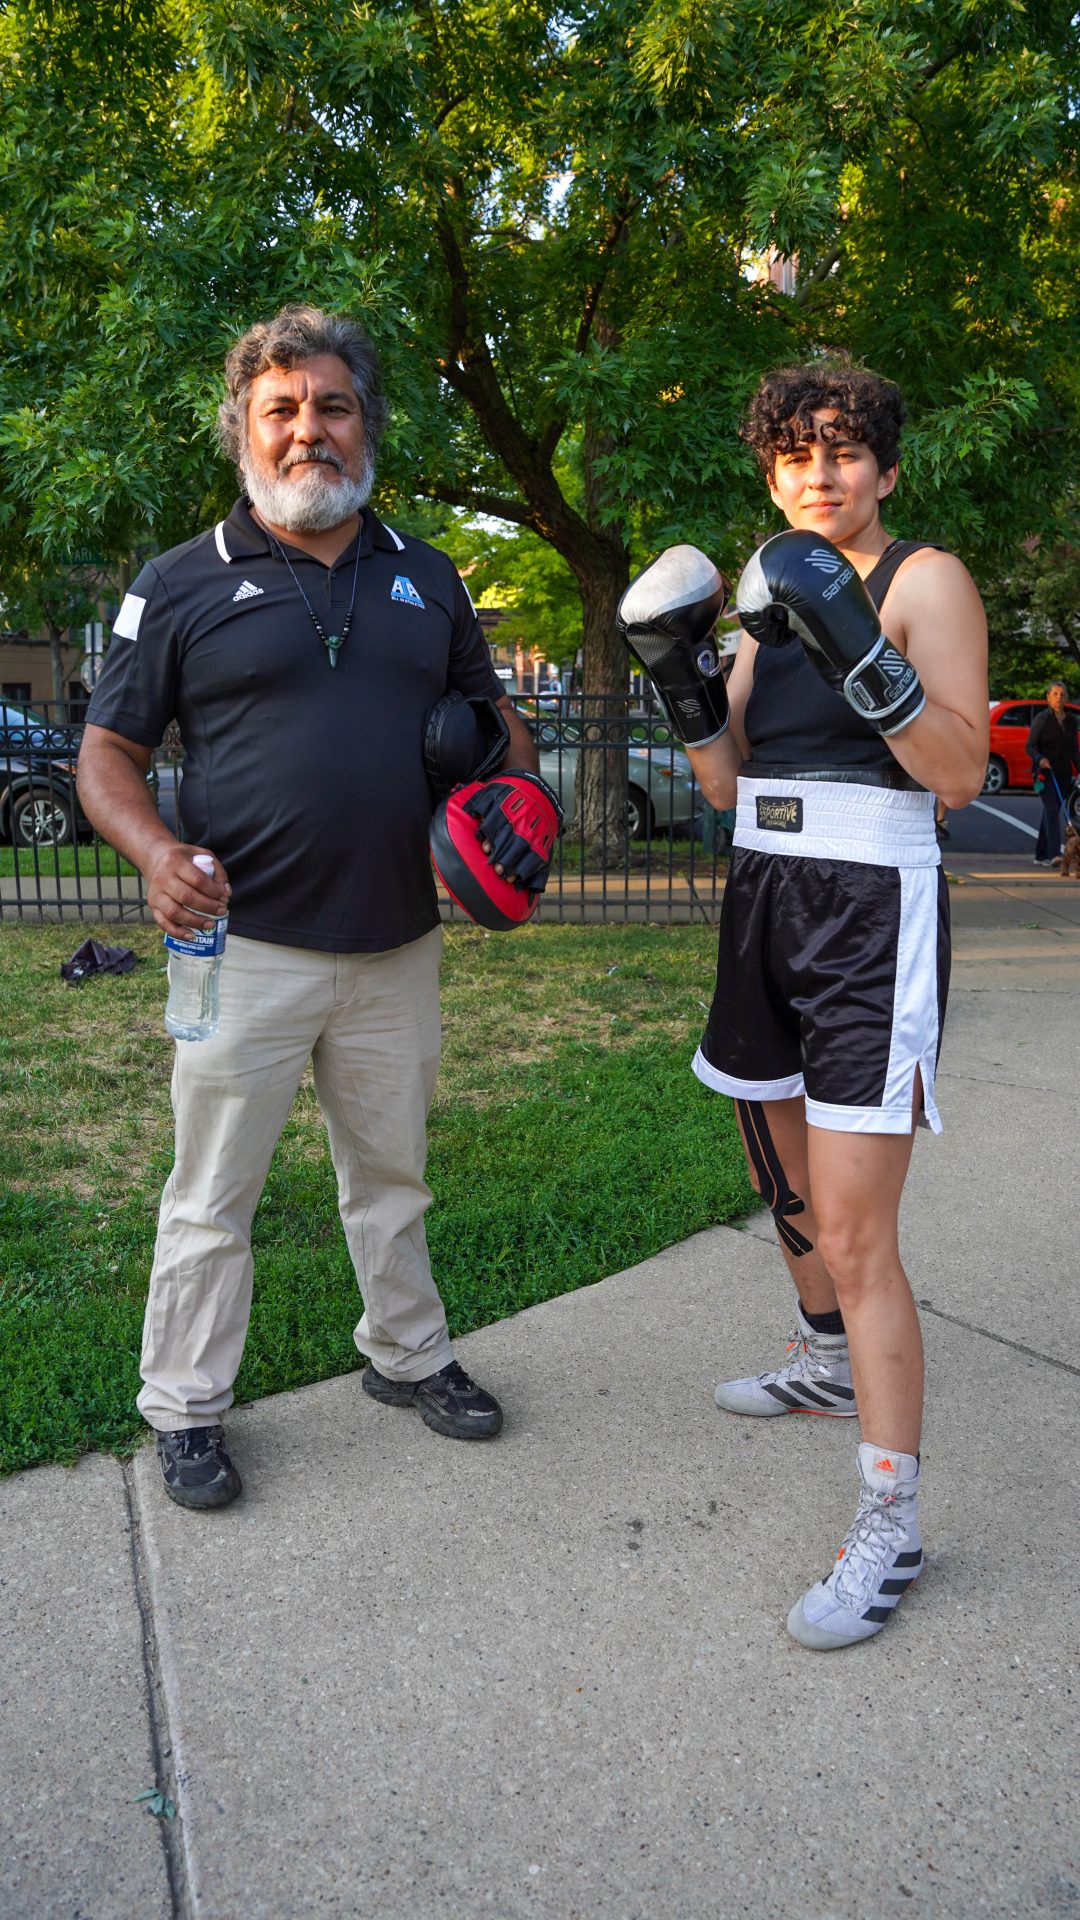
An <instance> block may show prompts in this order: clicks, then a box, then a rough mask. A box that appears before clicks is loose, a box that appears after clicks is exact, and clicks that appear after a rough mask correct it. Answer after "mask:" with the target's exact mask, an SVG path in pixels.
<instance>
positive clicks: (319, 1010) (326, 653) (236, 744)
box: [79, 307, 536, 1508]
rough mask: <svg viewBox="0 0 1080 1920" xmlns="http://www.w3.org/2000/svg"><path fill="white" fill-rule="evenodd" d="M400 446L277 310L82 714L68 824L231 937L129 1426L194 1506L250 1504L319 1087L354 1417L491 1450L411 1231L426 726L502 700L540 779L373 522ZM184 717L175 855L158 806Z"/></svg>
mask: <svg viewBox="0 0 1080 1920" xmlns="http://www.w3.org/2000/svg"><path fill="white" fill-rule="evenodd" d="M386 420H387V405H386V401H385V398H384V395H383V391H382V386H381V380H380V374H379V367H378V362H377V359H376V356H375V352H374V349H373V348H372V346H371V343H370V341H369V340H368V339H367V337H366V336H365V335H364V334H363V333H362V332H361V330H360V328H359V327H357V326H356V325H355V324H354V323H353V322H352V321H350V320H348V319H346V318H345V317H343V316H340V315H334V314H326V313H323V312H321V311H320V310H319V309H317V308H313V307H287V308H285V309H284V310H283V311H282V312H281V313H279V314H278V315H277V316H276V317H275V318H274V319H273V320H270V321H266V322H262V323H260V324H258V325H257V326H254V327H252V328H251V329H250V330H249V332H248V333H246V334H245V335H244V336H243V338H242V339H241V340H239V341H238V342H237V343H236V345H235V346H234V347H233V349H232V351H231V352H230V354H229V356H228V358H227V361H226V396H225V399H224V402H223V404H222V406H221V410H220V416H219V426H220V431H221V437H222V442H223V445H224V447H225V449H226V451H227V452H228V453H229V455H230V456H231V457H232V458H233V459H234V460H235V462H236V464H237V468H238V472H239V477H240V481H241V485H242V487H243V490H244V491H243V497H242V498H241V499H240V500H238V501H237V503H236V505H235V506H234V507H233V510H232V512H231V513H230V514H229V516H228V518H227V519H225V520H223V521H221V522H220V523H219V524H218V525H217V526H216V527H214V528H213V530H212V531H210V532H208V533H204V534H201V535H199V537H198V538H197V539H195V540H191V541H188V542H187V543H186V545H184V546H181V547H174V548H173V549H172V550H171V551H170V552H168V553H165V554H162V555H160V556H159V557H158V558H157V559H155V560H152V561H150V562H148V564H147V565H146V566H145V567H144V568H143V570H142V572H141V573H140V574H139V576H138V578H137V579H136V580H135V582H134V583H133V586H132V588H131V591H130V593H128V594H127V595H126V596H125V599H124V603H123V606H122V607H121V609H120V613H119V616H118V618H117V621H116V624H115V626H114V628H113V636H112V641H111V644H110V647H109V652H108V656H107V659H106V662H105V668H104V672H103V673H102V676H101V679H100V681H99V683H98V685H97V688H96V689H95V692H94V697H93V700H92V702H91V705H90V709H89V713H88V716H87V722H88V724H87V727H86V733H85V737H84V741H83V746H82V752H81V755H80V760H79V792H80V796H81V798H82V802H83V806H84V807H85V809H86V812H87V814H88V816H89V818H90V819H91V820H92V821H93V822H94V824H95V826H97V827H98V829H99V830H100V832H101V833H102V834H103V835H104V836H105V838H106V839H108V840H109V841H110V842H111V844H112V845H113V846H115V847H116V848H118V850H119V851H120V852H121V853H122V854H124V855H125V856H126V857H127V858H128V859H129V860H131V861H132V862H133V863H134V864H135V865H136V866H137V867H138V868H139V869H140V871H141V872H142V874H143V875H144V877H145V880H146V887H147V899H148V901H149V905H150V908H151V910H152V912H153V915H154V918H155V920H156V921H157V923H158V925H159V926H160V927H161V928H162V930H163V932H164V933H166V934H172V935H173V936H175V937H177V938H185V937H189V936H190V934H191V932H192V931H193V930H196V929H198V928H201V927H205V926H206V925H208V924H209V923H210V919H211V918H212V917H214V916H218V915H221V914H223V913H225V912H226V911H227V912H228V915H229V937H228V941H227V943H226V948H225V957H224V963H223V968H222V976H221V1022H220V1027H219V1029H218V1032H217V1034H216V1035H215V1036H214V1037H213V1038H212V1039H210V1040H207V1041H204V1042H201V1043H194V1042H192V1041H186V1040H180V1041H178V1042H177V1045H176V1061H175V1068H174V1073H173V1107H174V1111H175V1115H176V1160H175V1165H174V1167H173V1171H172V1173H171V1175H170V1176H169V1180H168V1182H167V1184H166V1187H165V1191H164V1194H163V1197H162V1204H161V1214H160V1219H159V1224H158V1236H157V1245H156V1248H155V1255H154V1264H153V1271H152V1274H151V1278H150V1291H149V1299H148V1302H147V1308H146V1319H145V1325H144V1332H143V1348H142V1367H141V1371H142V1378H143V1387H142V1391H141V1393H140V1394H139V1406H140V1409H141V1411H142V1413H143V1416H144V1418H145V1419H146V1421H147V1422H148V1424H149V1425H150V1426H151V1427H152V1428H154V1429H155V1431H156V1433H157V1444H158V1454H159V1458H160V1463H161V1470H162V1476H163V1481H164V1487H165V1491H166V1493H167V1494H168V1495H169V1497H170V1498H171V1499H173V1500H175V1501H176V1502H177V1503H178V1504H179V1505H181V1506H185V1507H193V1508H211V1507H220V1506H225V1505H227V1504H228V1503H229V1501H231V1500H233V1499H235V1498H236V1495H237V1494H238V1493H239V1492H240V1479H239V1475H238V1474H237V1472H236V1469H235V1467H234V1466H233V1464H232V1461H231V1460H230V1458H229V1455H228V1452H227V1450H226V1446H225V1440H224V1434H223V1430H222V1426H221V1417H222V1415H223V1414H224V1412H225V1411H226V1409H227V1408H228V1407H229V1406H230V1405H231V1403H232V1397H233V1395H232V1388H233V1381H234V1379H235V1377H236V1373H237V1369H238V1368H239V1365H240V1359H241V1355H242V1353H243V1347H244V1341H245V1337H246V1333H247V1325H248V1317H249V1312H250V1305H251V1289H252V1257H251V1246H250V1226H251V1218H252V1215H253V1213H254V1210H255V1207H256V1204H257V1202H258V1199H259V1196H260V1194H261V1192H262V1188H263V1184H264V1182H265V1179H266V1174H267V1170H268V1168H269V1164H270V1158H271V1155H272V1153H273V1150H274V1146H275V1144H276V1142H277V1139H278V1136H279V1135H280V1133H281V1130H282V1128H283V1126H284V1124H285V1120H286V1118H287V1116H288V1112H289V1108H290V1106H291V1104H292V1101H293V1097H294V1095H295V1093H296V1090H297V1088H298V1086H299V1084H300V1079H301V1076H302V1074H303V1072H304V1068H305V1066H306V1064H307V1062H308V1060H309V1059H310V1060H311V1061H312V1063H313V1069H314V1077H315V1088H316V1092H317V1095H318V1098H319V1103H320V1106H321V1108H322V1111H323V1115H324V1118H325V1121H326V1126H327V1131H328V1134H329V1138H330V1149H331V1153H332V1156H333V1161H334V1166H335V1169H336V1172H337V1181H338V1203H339V1209H340V1213H341V1220H342V1225H343V1227H344V1229H345V1235H346V1239H347V1242H348V1246H349V1251H350V1253H351V1256H352V1260H353V1264H354V1267H355V1269H356V1275H357V1280H358V1283H359V1286H360V1289H361V1292H362V1294H363V1298H364V1307H365V1311H364V1314H363V1317H362V1319H361V1320H360V1323H359V1325H358V1326H357V1328H356V1332H355V1340H356V1344H357V1347H358V1348H359V1350H360V1352H361V1353H362V1354H364V1355H365V1356H366V1357H367V1359H368V1361H369V1363H370V1364H369V1365H368V1366H367V1368H366V1369H365V1371H364V1375H363V1385H364V1387H365V1389H366V1391H367V1392H368V1393H369V1394H370V1395H372V1397H373V1398H375V1399H376V1400H378V1401H380V1402H382V1403H383V1404H385V1405H392V1406H402V1407H406V1406H414V1407H416V1408H417V1410H418V1411H419V1412H420V1413H421V1414H422V1416H423V1418H424V1420H425V1421H426V1422H427V1424H428V1425H429V1426H430V1427H432V1428H433V1429H434V1430H435V1431H436V1432H438V1433H442V1434H446V1435H448V1436H450V1437H453V1438H457V1439H487V1438H490V1437H492V1436H494V1435H495V1434H496V1433H497V1432H498V1430H499V1428H500V1426H501V1424H502V1414H501V1411H500V1409H499V1406H498V1403H497V1402H496V1401H495V1400H494V1399H493V1397H492V1396H491V1395H490V1394H489V1393H486V1392H485V1391H484V1390H483V1389H482V1388H481V1387H478V1386H477V1385H476V1384H475V1382H473V1381H472V1380H470V1379H469V1377H468V1375H467V1374H466V1373H464V1371H463V1370H462V1368H461V1367H460V1366H459V1365H458V1364H457V1362H456V1361H455V1360H454V1357H453V1353H452V1350H451V1346H450V1340H449V1335H448V1332H447V1325H446V1317H445V1314H444V1311H443V1307H442V1303H441V1301H440V1298H439V1295H438V1292H437V1290H436V1287H435V1283H434V1280H433V1278H432V1274H431V1268H430V1264H429V1261H428V1254H427V1244H426V1239H425V1235H424V1227H423V1215H424V1211H425V1209H426V1207H427V1205H428V1203H429V1201H430V1198H431V1195H430V1192H429V1189H428V1188H427V1186H426V1185H425V1184H424V1160H425V1153H426V1120H427V1112H428V1107H429V1105H430V1101H431V1096H432V1092H433V1088H434V1083H435V1074H436V1070H437V1067H438V1058H439V1037H440V1028H439V999H438V970H439V951H440V944H441V933H440V927H439V912H438V902H437V898H436V893H435V888H434V883H433V880H432V875H431V868H430V862H429V859H428V841H427V836H428V827H429V822H430V818H431V806H432V802H431V795H430V792H429V789H428V785H427V780H426V777H425V771H424V761H423V752H422V739H423V728H424V719H425V715H426V714H427V713H428V712H429V710H430V709H431V707H432V706H433V705H434V704H435V703H436V702H437V701H439V700H440V699H441V697H442V696H443V695H444V694H446V693H447V692H448V691H453V690H456V691H458V692H459V693H461V694H463V695H465V696H466V697H469V696H483V697H487V698H490V699H492V700H494V701H496V702H497V704H498V705H499V706H500V708H501V709H503V712H504V717H505V719H506V722H507V725H508V727H509V729H510V739H511V746H510V752H509V754H508V756H507V757H508V760H512V761H513V763H514V764H515V765H517V766H522V765H524V766H525V767H535V765H536V757H535V752H534V749H533V746H532V743H531V740H530V738H529V736H528V733H527V732H526V730H525V728H524V727H523V725H522V723H521V722H520V721H519V720H518V719H517V717H516V715H515V714H514V712H513V710H512V708H510V706H509V702H508V701H507V700H506V699H505V696H504V695H503V694H502V689H501V686H500V683H499V681H498V680H497V679H496V677H495V675H494V672H493V670H492V667H491V662H490V658H489V655H488V651H487V646H486V644H485V642H484V638H483V635H482V633H481V630H480V627H479V625H478V623H477V620H476V617H475V615H474V613H473V609H472V605H471V603H470V601H469V597H468V594H467V593H466V591H465V588H464V586H463V585H462V582H461V580H460V578H459V576H458V574H457V573H456V571H455V569H454V567H453V566H452V564H451V562H450V561H449V560H448V559H447V557H446V556H445V555H444V554H441V553H438V552H437V551H436V550H435V549H434V548H432V547H429V546H427V545H425V543H424V542H422V541H420V540H415V539H412V538H410V537H409V536H408V535H403V534H400V533H397V532H395V531H394V530H393V528H391V527H389V526H386V525H384V524H383V522H382V521H381V520H379V519H378V518H376V516H375V514H374V513H373V512H372V511H371V508H370V507H369V506H368V500H369V498H370V494H371V490H372V485H373V482H374V476H375V459H376V454H377V452H378V446H379V440H380V437H381V435H382V433H383V430H384V428H385V425H386ZM174 719H175V720H176V722H177V723H178V725H179V730H180V734H181V738H182V740H183V743H184V753H185V757H184V771H183V793H182V810H183V819H184V828H185V830H186V832H187V835H188V837H187V838H185V839H183V840H180V839H178V838H177V837H176V836H175V835H174V834H173V833H171V832H170V831H169V829H168V828H167V827H166V826H165V824H164V823H163V821H162V820H161V819H160V817H159V815H158V813H157V811H156V809H155V807H154V804H153V800H152V798H151V796H150V793H149V791H148V788H147V785H146V774H147V770H148V768H149V765H150V758H151V754H152V751H153V749H154V748H155V747H156V746H157V745H158V744H159V742H160V741H161V738H162V735H163V734H164V732H165V729H166V727H167V726H168V725H169V723H170V722H171V721H172V720H174ZM196 855H199V856H202V857H203V859H204V861H205V864H206V865H207V866H209V867H210V868H211V871H210V872H209V873H206V872H204V871H203V870H202V869H200V867H198V866H196V865H195V864H194V860H195V856H196Z"/></svg>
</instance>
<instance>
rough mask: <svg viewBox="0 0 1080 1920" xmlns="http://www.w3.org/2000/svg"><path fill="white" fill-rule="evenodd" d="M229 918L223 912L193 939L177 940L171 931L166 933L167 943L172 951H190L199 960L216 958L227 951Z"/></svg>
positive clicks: (167, 946)
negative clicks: (226, 936) (226, 941)
mask: <svg viewBox="0 0 1080 1920" xmlns="http://www.w3.org/2000/svg"><path fill="white" fill-rule="evenodd" d="M228 924H229V919H228V915H227V914H223V915H222V917H221V919H220V920H216V921H215V922H214V925H213V926H212V927H205V928H203V930H202V931H201V932H199V933H196V934H195V936H194V938H193V939H191V940H175V939H174V938H173V936H172V934H171V933H167V934H166V935H165V945H166V948H167V949H168V951H169V952H170V953H190V954H194V955H195V957H196V958H197V959H199V960H216V959H217V956H218V954H219V953H224V951H225V930H226V928H227V927H228Z"/></svg>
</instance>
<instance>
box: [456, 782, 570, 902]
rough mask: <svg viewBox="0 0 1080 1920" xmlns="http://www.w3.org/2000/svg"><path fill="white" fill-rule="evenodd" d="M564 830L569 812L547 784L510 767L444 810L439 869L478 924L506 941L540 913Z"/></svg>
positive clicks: (463, 790) (466, 789) (462, 791)
mask: <svg viewBox="0 0 1080 1920" xmlns="http://www.w3.org/2000/svg"><path fill="white" fill-rule="evenodd" d="M561 826H562V808H561V806H560V805H559V802H558V799H557V797H556V795H555V794H554V793H553V792H552V790H551V788H550V787H549V786H548V784H547V782H546V780H541V778H540V775H539V774H538V773H525V772H523V771H522V770H521V769H520V768H518V767H509V768H507V769H506V770H505V771H504V772H502V773H500V774H497V775H496V777H495V778H494V779H493V780H471V781H469V783H468V785H466V786H463V787H455V789H454V791H453V793H451V794H449V795H448V796H447V798H446V799H445V800H443V801H442V802H441V804H440V805H439V806H438V807H436V809H435V817H434V819H433V820H432V822H431V835H430V846H431V860H432V865H433V866H434V868H435V871H436V873H437V874H438V876H439V879H440V880H441V881H442V883H443V886H444V887H445V888H446V891H447V893H448V894H449V895H450V897H451V899H453V900H456V901H457V904H458V906H459V907H461V908H462V910H463V911H464V912H465V913H467V914H468V916H469V918H470V920H475V921H476V923H477V925H478V926H481V927H487V928H489V929H490V931H491V932H492V933H504V932H506V931H507V930H508V929H509V928H511V927H520V926H521V925H522V923H523V922H524V921H526V920H528V919H530V918H531V916H532V914H534V913H535V911H536V906H537V902H538V901H539V899H540V895H541V894H542V893H543V891H544V888H545V886H546V885H547V877H548V874H549V872H550V871H551V859H552V854H553V852H554V848H555V841H556V839H557V837H558V833H559V829H560V827H561ZM485 840H486V841H488V842H489V843H490V846H491V852H490V853H485V852H484V846H483V843H484V841H485ZM496 864H498V865H499V866H501V867H502V868H503V872H502V873H496V871H495V867H496Z"/></svg>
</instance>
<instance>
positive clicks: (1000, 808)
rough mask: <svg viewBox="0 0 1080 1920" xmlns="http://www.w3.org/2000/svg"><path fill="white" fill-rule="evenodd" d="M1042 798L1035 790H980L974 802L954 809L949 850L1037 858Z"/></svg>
mask: <svg viewBox="0 0 1080 1920" xmlns="http://www.w3.org/2000/svg"><path fill="white" fill-rule="evenodd" d="M1041 812H1042V802H1041V801H1040V800H1038V799H1037V798H1036V796H1035V794H1033V793H1001V794H996V795H995V796H994V797H993V798H991V797H990V796H989V795H987V794H980V795H979V798H978V799H977V800H973V801H972V802H971V804H970V806H967V807H958V808H957V810H956V812H955V813H950V814H949V817H948V820H947V822H946V825H947V826H948V829H949V838H948V840H946V841H944V842H943V843H942V851H943V852H946V853H1013V854H1015V855H1016V857H1017V859H1018V860H1022V861H1025V862H1030V861H1032V860H1033V859H1034V858H1035V839H1036V835H1037V834H1038V831H1039V815H1040V814H1041Z"/></svg>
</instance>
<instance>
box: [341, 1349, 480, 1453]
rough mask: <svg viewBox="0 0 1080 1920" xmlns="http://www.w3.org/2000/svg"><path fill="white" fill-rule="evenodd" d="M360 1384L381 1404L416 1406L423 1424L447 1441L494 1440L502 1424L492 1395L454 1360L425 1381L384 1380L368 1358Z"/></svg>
mask: <svg viewBox="0 0 1080 1920" xmlns="http://www.w3.org/2000/svg"><path fill="white" fill-rule="evenodd" d="M360 1384H361V1386H362V1387H363V1389H364V1392H365V1393H370V1395H371V1397H372V1399H373V1400H380V1401H381V1402H382V1404H383V1406H384V1407H419V1409H420V1414H421V1418H422V1419H423V1421H424V1423H425V1425H427V1426H429V1427H432V1428H434V1430H435V1432H436V1433H444V1434H445V1435H446V1437H447V1439H449V1440H494V1438H495V1435H496V1434H497V1433H498V1431H499V1428H500V1427H501V1426H502V1423H503V1417H502V1408H501V1407H500V1405H499V1403H498V1401H497V1400H496V1398H495V1396H494V1394H491V1393H485V1392H484V1389H483V1387H478V1386H477V1384H476V1381H475V1380H470V1379H469V1376H468V1374H467V1373H466V1372H465V1369H464V1367H459V1366H458V1363H457V1361H456V1360H451V1362H450V1364H449V1366H448V1367H443V1368H441V1370H440V1371H439V1372H438V1373H432V1374H429V1375H428V1378H427V1379H426V1380H388V1379H387V1378H386V1376H385V1374H381V1373H379V1372H378V1371H377V1370H376V1368H375V1367H373V1366H372V1364H371V1362H370V1360H369V1361H368V1364H367V1366H366V1367H365V1368H364V1371H363V1373H362V1375H361V1379H360Z"/></svg>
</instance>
